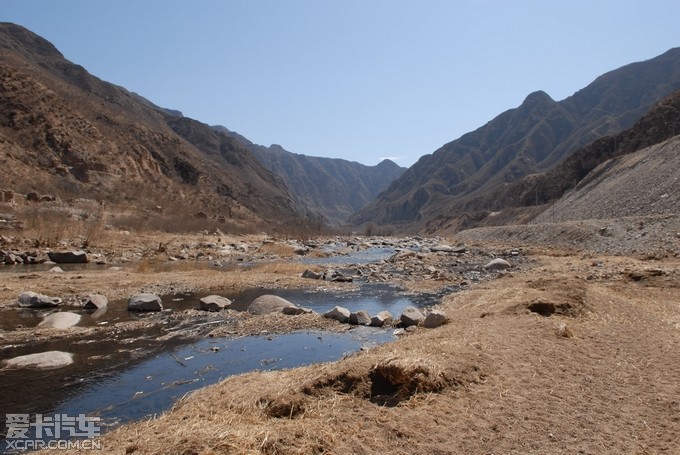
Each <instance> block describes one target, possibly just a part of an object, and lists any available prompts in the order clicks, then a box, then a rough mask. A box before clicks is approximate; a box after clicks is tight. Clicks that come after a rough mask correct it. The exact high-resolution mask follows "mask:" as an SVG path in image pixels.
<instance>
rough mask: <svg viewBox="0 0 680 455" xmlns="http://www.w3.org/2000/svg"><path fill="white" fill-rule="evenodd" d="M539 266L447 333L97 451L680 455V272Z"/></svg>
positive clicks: (271, 377) (247, 388)
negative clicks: (679, 454) (662, 454)
mask: <svg viewBox="0 0 680 455" xmlns="http://www.w3.org/2000/svg"><path fill="white" fill-rule="evenodd" d="M536 260H537V261H538V262H539V263H540V266H539V267H536V268H534V269H533V270H530V271H525V272H522V273H514V274H508V275H506V276H504V277H503V278H501V279H499V280H496V281H493V282H487V283H483V284H480V285H478V286H477V287H475V288H474V289H472V290H469V291H465V292H461V293H457V294H454V295H451V296H449V297H448V298H447V299H446V301H445V303H444V304H443V305H442V306H443V308H444V309H445V310H446V311H447V312H448V314H449V316H450V318H451V322H450V323H449V324H447V325H445V326H444V327H442V328H439V329H435V330H425V329H420V330H418V331H417V332H416V333H414V334H412V335H409V336H408V337H406V338H404V339H401V340H399V341H397V342H394V343H390V344H387V345H383V346H380V347H377V348H375V349H372V350H369V351H366V352H362V353H359V354H357V355H353V356H350V357H348V358H346V359H344V360H342V361H339V362H335V363H331V364H325V365H321V366H318V365H317V366H312V367H306V368H299V369H294V370H288V371H277V372H260V373H251V374H246V375H241V376H236V377H232V378H230V379H227V380H226V381H224V382H222V383H220V384H217V385H215V386H211V387H208V388H205V389H202V390H200V391H198V392H196V393H195V394H193V395H191V396H189V397H186V398H185V399H184V400H183V401H182V402H181V403H178V404H177V405H176V406H175V408H174V409H173V411H171V412H169V413H167V414H165V415H163V416H161V417H159V418H157V419H154V420H151V421H148V422H141V423H137V424H132V425H127V426H124V427H121V428H119V429H118V430H116V431H114V432H112V433H110V434H108V435H106V436H105V437H104V438H103V447H104V451H105V452H107V453H108V452H110V453H114V452H115V453H123V452H125V453H128V454H130V453H145V454H148V453H157V454H188V453H200V454H213V453H267V454H275V453H276V454H293V453H305V454H308V453H334V454H345V453H366V454H370V453H393V454H450V453H461V454H463V453H465V454H467V453H478V454H492V453H493V454H527V453H530V454H559V453H565V454H567V453H568V454H635V455H642V454H645V455H647V454H657V453H659V454H661V453H664V454H665V453H667V454H677V453H680V284H679V279H680V269H679V268H678V266H679V264H678V261H677V260H675V262H670V260H666V261H664V262H661V261H654V262H641V261H637V260H633V259H628V258H623V257H616V258H606V257H605V258H596V259H593V258H590V257H588V258H585V257H550V256H544V257H540V258H536ZM529 307H531V308H533V309H534V311H530V310H529V309H528V308H529ZM535 311H538V312H539V313H543V314H549V313H551V315H550V316H543V315H541V314H539V313H537V312H535Z"/></svg>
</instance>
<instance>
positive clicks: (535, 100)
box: [351, 48, 680, 230]
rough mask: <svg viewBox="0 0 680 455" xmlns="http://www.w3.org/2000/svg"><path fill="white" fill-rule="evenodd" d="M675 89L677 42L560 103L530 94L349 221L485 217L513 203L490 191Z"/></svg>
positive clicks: (418, 224)
mask: <svg viewBox="0 0 680 455" xmlns="http://www.w3.org/2000/svg"><path fill="white" fill-rule="evenodd" d="M678 88H680V48H676V49H671V50H670V51H668V52H666V53H664V54H663V55H661V56H659V57H656V58H654V59H651V60H648V61H645V62H639V63H633V64H630V65H627V66H624V67H622V68H619V69H617V70H614V71H611V72H609V73H606V74H604V75H603V76H600V77H599V78H597V79H596V80H595V81H594V82H593V83H591V84H590V85H589V86H588V87H586V88H584V89H582V90H580V91H578V92H576V93H575V94H574V95H572V96H570V97H569V98H566V99H565V100H563V101H560V102H556V101H554V100H552V99H551V98H550V97H549V96H548V95H547V94H546V93H544V92H540V91H539V92H535V93H532V94H530V95H529V96H528V97H527V98H526V99H525V101H524V102H523V103H522V105H521V106H519V107H518V108H515V109H511V110H509V111H506V112H504V113H502V114H501V115H499V116H498V117H496V118H495V119H493V120H491V121H490V122H489V123H487V124H486V125H484V126H482V127H481V128H479V129H477V130H476V131H474V132H471V133H468V134H465V135H463V136H462V137H461V138H459V139H457V140H455V141H453V142H450V143H448V144H446V145H444V146H443V147H441V148H440V149H439V150H437V151H436V152H434V153H433V154H431V155H425V156H423V157H421V158H420V160H419V161H418V162H417V163H416V164H415V165H413V166H412V167H411V168H410V169H408V170H407V171H406V172H405V173H404V174H403V175H402V176H401V177H400V178H399V179H397V180H396V181H394V182H393V183H392V184H391V185H390V187H389V188H388V189H387V190H386V191H385V192H383V193H382V194H380V195H379V196H378V198H377V199H376V200H375V201H374V202H373V203H371V204H370V205H368V206H367V207H365V208H364V209H362V210H360V211H359V212H357V213H356V214H355V215H353V217H352V218H351V219H352V221H353V222H354V223H356V224H361V223H366V222H373V223H376V224H379V225H394V226H400V227H401V228H402V229H411V230H417V229H422V228H423V227H425V226H426V225H427V224H428V222H429V223H430V225H431V226H432V224H433V222H434V224H443V223H445V222H448V224H449V225H450V224H451V220H452V219H459V220H465V223H463V224H465V227H470V226H471V225H475V224H476V223H480V222H481V221H482V220H483V219H484V218H485V217H487V216H488V215H489V214H492V213H495V212H498V211H501V210H503V209H507V208H508V206H507V200H506V199H503V198H501V199H499V200H496V199H491V198H489V197H488V195H489V194H491V193H493V192H496V191H499V188H502V187H503V186H507V185H510V184H512V183H513V182H516V181H517V180H518V179H521V178H522V177H525V176H527V175H529V174H534V173H538V172H544V171H546V170H548V169H550V168H552V167H553V166H555V165H556V164H557V163H559V162H560V161H561V160H563V159H564V158H566V157H567V156H569V155H570V154H571V153H573V152H574V151H575V150H577V149H578V148H579V147H582V146H584V145H586V144H589V143H591V142H593V141H594V140H595V139H598V138H600V137H603V136H605V135H608V134H613V133H617V132H620V131H622V130H623V129H625V128H628V127H630V126H631V125H632V124H633V123H634V122H635V121H636V120H638V119H639V118H640V117H641V116H642V115H643V114H644V113H645V112H647V111H648V110H649V109H650V108H651V107H652V106H653V105H654V104H655V103H656V102H658V101H659V100H660V99H662V98H663V97H664V96H666V95H668V94H669V93H671V92H673V91H674V90H676V89H678ZM447 220H448V221H447Z"/></svg>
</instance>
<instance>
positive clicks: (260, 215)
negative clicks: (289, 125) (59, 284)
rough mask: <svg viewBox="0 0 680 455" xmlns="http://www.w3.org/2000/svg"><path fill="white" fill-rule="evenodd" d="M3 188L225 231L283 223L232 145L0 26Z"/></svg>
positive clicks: (286, 208) (283, 202)
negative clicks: (153, 213)
mask: <svg viewBox="0 0 680 455" xmlns="http://www.w3.org/2000/svg"><path fill="white" fill-rule="evenodd" d="M0 100H1V102H0V162H1V163H2V168H3V171H4V172H3V179H2V187H3V188H5V189H9V190H14V191H16V192H23V193H26V192H28V191H38V192H42V193H51V194H55V195H58V196H60V197H62V198H73V197H80V198H82V197H87V198H92V199H98V200H103V201H107V202H111V203H120V204H125V205H127V206H128V208H130V209H133V208H138V209H148V208H155V209H157V207H156V206H161V207H162V208H167V209H168V210H171V211H172V212H173V213H174V214H175V215H176V216H177V217H180V216H181V215H182V214H191V213H196V212H199V211H200V212H204V213H205V214H206V215H209V216H214V217H215V218H217V217H219V218H221V219H224V220H226V219H230V218H231V219H232V220H233V221H234V222H249V223H257V222H260V221H263V220H267V222H268V223H273V222H274V220H278V221H283V220H288V219H291V218H293V217H295V214H294V207H295V204H294V202H293V200H292V197H291V195H290V194H289V193H288V190H287V188H286V186H285V184H284V183H283V181H282V180H281V179H280V178H278V177H277V176H275V175H274V174H272V172H271V171H269V170H268V169H266V168H265V167H264V166H262V165H261V163H260V162H259V161H258V160H257V159H256V158H255V156H254V155H253V153H252V152H251V151H250V150H248V149H247V148H246V147H245V146H243V145H242V144H241V143H240V142H239V141H237V140H236V139H234V138H231V137H229V136H227V135H225V134H222V133H219V132H216V131H214V130H213V129H211V128H210V127H209V126H208V125H205V124H202V123H200V122H197V121H195V120H192V119H188V118H185V117H182V116H181V113H179V112H177V111H170V110H166V109H161V108H158V107H157V106H154V105H153V104H152V103H150V102H148V101H147V100H145V99H143V98H142V97H140V96H138V95H135V94H132V93H130V92H128V91H127V90H125V89H123V88H122V87H118V86H115V85H113V84H110V83H107V82H105V81H102V80H100V79H98V78H96V77H94V76H92V75H91V74H89V73H88V72H87V71H86V70H85V69H84V68H82V67H81V66H78V65H75V64H73V63H71V62H69V61H68V60H66V59H65V58H64V57H63V55H62V54H61V53H60V52H59V51H58V50H57V49H56V48H55V47H54V46H53V45H52V44H51V43H49V42H48V41H46V40H44V39H43V38H41V37H39V36H37V35H35V34H34V33H32V32H30V31H28V30H26V29H25V28H23V27H20V26H18V25H14V24H10V23H0Z"/></svg>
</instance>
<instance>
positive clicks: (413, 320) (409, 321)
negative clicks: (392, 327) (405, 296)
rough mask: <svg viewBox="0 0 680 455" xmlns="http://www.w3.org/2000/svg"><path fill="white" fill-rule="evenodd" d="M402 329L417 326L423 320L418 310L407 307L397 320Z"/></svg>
mask: <svg viewBox="0 0 680 455" xmlns="http://www.w3.org/2000/svg"><path fill="white" fill-rule="evenodd" d="M399 320H400V321H401V324H402V325H403V326H404V327H411V326H413V325H419V324H420V323H422V322H423V321H424V320H425V315H424V314H423V313H422V311H420V310H419V309H418V308H415V307H412V306H407V307H406V308H404V311H403V312H402V313H401V317H400V318H399Z"/></svg>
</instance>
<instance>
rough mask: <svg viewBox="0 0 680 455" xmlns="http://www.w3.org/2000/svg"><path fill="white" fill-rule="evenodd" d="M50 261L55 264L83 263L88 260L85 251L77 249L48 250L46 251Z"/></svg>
mask: <svg viewBox="0 0 680 455" xmlns="http://www.w3.org/2000/svg"><path fill="white" fill-rule="evenodd" d="M47 256H49V258H50V261H52V262H56V263H57V264H84V263H86V262H87V261H88V259H87V253H85V252H84V251H82V250H78V251H50V252H49V253H47Z"/></svg>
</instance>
